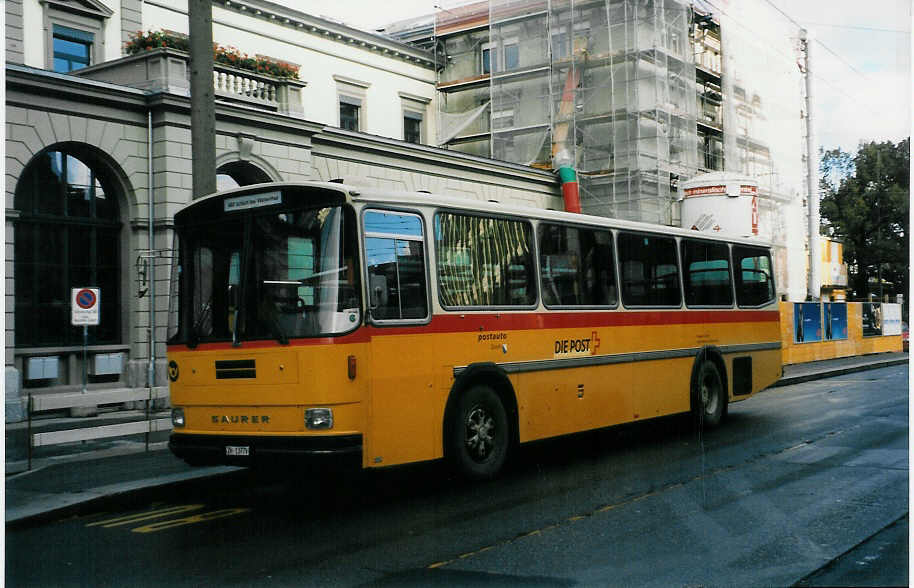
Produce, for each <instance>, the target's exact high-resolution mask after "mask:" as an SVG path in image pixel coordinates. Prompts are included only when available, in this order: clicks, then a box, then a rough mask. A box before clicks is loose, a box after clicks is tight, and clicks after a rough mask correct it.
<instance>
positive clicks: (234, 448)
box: [225, 445, 251, 456]
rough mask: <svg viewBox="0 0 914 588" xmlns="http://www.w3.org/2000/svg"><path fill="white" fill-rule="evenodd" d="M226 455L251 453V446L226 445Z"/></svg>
mask: <svg viewBox="0 0 914 588" xmlns="http://www.w3.org/2000/svg"><path fill="white" fill-rule="evenodd" d="M225 454H226V455H233V456H237V455H251V448H250V447H248V446H246V445H226V446H225Z"/></svg>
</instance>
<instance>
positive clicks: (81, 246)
mask: <svg viewBox="0 0 914 588" xmlns="http://www.w3.org/2000/svg"><path fill="white" fill-rule="evenodd" d="M112 178H113V174H111V173H110V172H109V170H108V169H107V168H106V167H105V166H103V165H100V163H99V162H98V161H97V160H95V159H94V158H93V157H92V156H91V154H90V153H89V152H80V153H76V152H67V151H45V152H44V153H41V154H39V155H38V156H36V157H35V158H34V159H33V160H32V161H31V163H30V164H29V165H28V167H27V168H26V169H25V171H24V172H23V174H22V176H21V178H20V180H19V183H18V184H17V185H16V196H15V207H16V209H17V210H18V211H19V213H20V217H19V218H18V219H17V220H16V224H15V247H14V262H13V266H14V272H15V273H14V276H15V283H16V285H15V287H16V303H15V324H16V327H15V330H16V346H17V347H50V346H71V345H80V344H82V329H81V328H79V327H73V326H71V325H70V294H71V292H70V291H71V289H72V288H79V287H86V286H92V287H98V288H100V289H101V301H100V308H101V322H100V324H99V325H98V326H97V327H93V328H91V329H89V342H90V344H112V343H119V342H120V339H121V330H120V329H121V327H120V320H121V319H120V316H121V312H120V310H121V309H120V287H121V282H120V280H121V278H120V265H121V252H120V232H121V223H120V213H119V211H118V204H117V198H116V192H115V184H114V182H113V180H112Z"/></svg>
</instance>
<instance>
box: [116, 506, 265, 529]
mask: <svg viewBox="0 0 914 588" xmlns="http://www.w3.org/2000/svg"><path fill="white" fill-rule="evenodd" d="M249 510H251V509H249V508H223V509H222V510H214V511H211V512H204V513H201V514H198V515H193V516H190V517H184V518H183V519H175V520H173V521H162V522H160V523H153V524H151V525H145V526H143V527H137V528H136V529H133V530H132V531H133V532H134V533H155V532H156V531H164V530H166V529H173V528H174V527H182V526H184V525H193V524H196V523H206V522H209V521H213V520H216V519H223V518H225V517H231V516H235V515H239V514H242V513H245V512H248V511H249Z"/></svg>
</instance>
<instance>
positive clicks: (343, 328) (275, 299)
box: [179, 206, 361, 345]
mask: <svg viewBox="0 0 914 588" xmlns="http://www.w3.org/2000/svg"><path fill="white" fill-rule="evenodd" d="M181 238H182V241H183V242H182V248H181V249H182V255H181V257H182V262H181V265H182V267H181V274H182V278H183V279H182V282H181V283H182V286H181V289H182V290H183V293H186V294H187V296H186V298H185V297H183V296H182V298H184V299H185V304H187V306H185V307H184V312H183V313H181V314H182V316H184V317H186V322H187V325H182V326H186V327H187V328H186V329H179V332H180V333H182V334H183V335H184V336H185V337H186V338H187V342H188V343H189V344H190V345H196V343H198V342H208V341H226V340H231V341H232V342H234V343H236V344H238V343H240V342H241V341H246V340H257V339H275V340H277V341H279V342H280V343H283V344H285V343H287V342H288V341H289V339H291V338H296V337H316V336H326V335H338V334H342V333H346V332H349V331H352V330H353V329H355V328H356V327H357V326H358V325H359V324H360V322H361V321H360V319H361V304H360V291H361V289H360V287H359V282H358V275H359V272H358V268H357V267H356V261H357V260H356V252H357V246H356V235H355V220H354V214H353V213H352V211H351V210H348V209H346V210H344V208H343V207H341V206H325V207H319V208H310V209H309V208H302V209H294V210H280V211H276V210H273V211H271V212H266V211H257V212H256V213H254V214H247V213H241V214H238V215H237V216H234V215H231V214H227V215H225V216H224V217H222V218H221V220H220V221H219V222H216V223H206V224H192V225H189V226H188V227H186V230H185V232H184V234H183V235H181Z"/></svg>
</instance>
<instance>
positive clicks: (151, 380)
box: [146, 110, 156, 396]
mask: <svg viewBox="0 0 914 588" xmlns="http://www.w3.org/2000/svg"><path fill="white" fill-rule="evenodd" d="M146 155H147V156H146V159H147V165H148V169H147V170H146V173H147V178H148V180H147V182H146V195H147V203H146V208H147V210H148V212H149V253H148V258H147V259H149V270H148V278H149V366H148V367H147V369H146V381H147V383H148V385H149V394H150V396H151V395H152V389H153V388H154V387H155V377H156V372H155V370H156V342H155V332H156V328H155V325H156V274H155V268H156V263H155V261H156V256H155V214H154V212H155V209H154V206H155V204H154V202H155V201H154V199H153V196H154V194H153V189H152V186H153V175H152V110H147V111H146Z"/></svg>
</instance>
